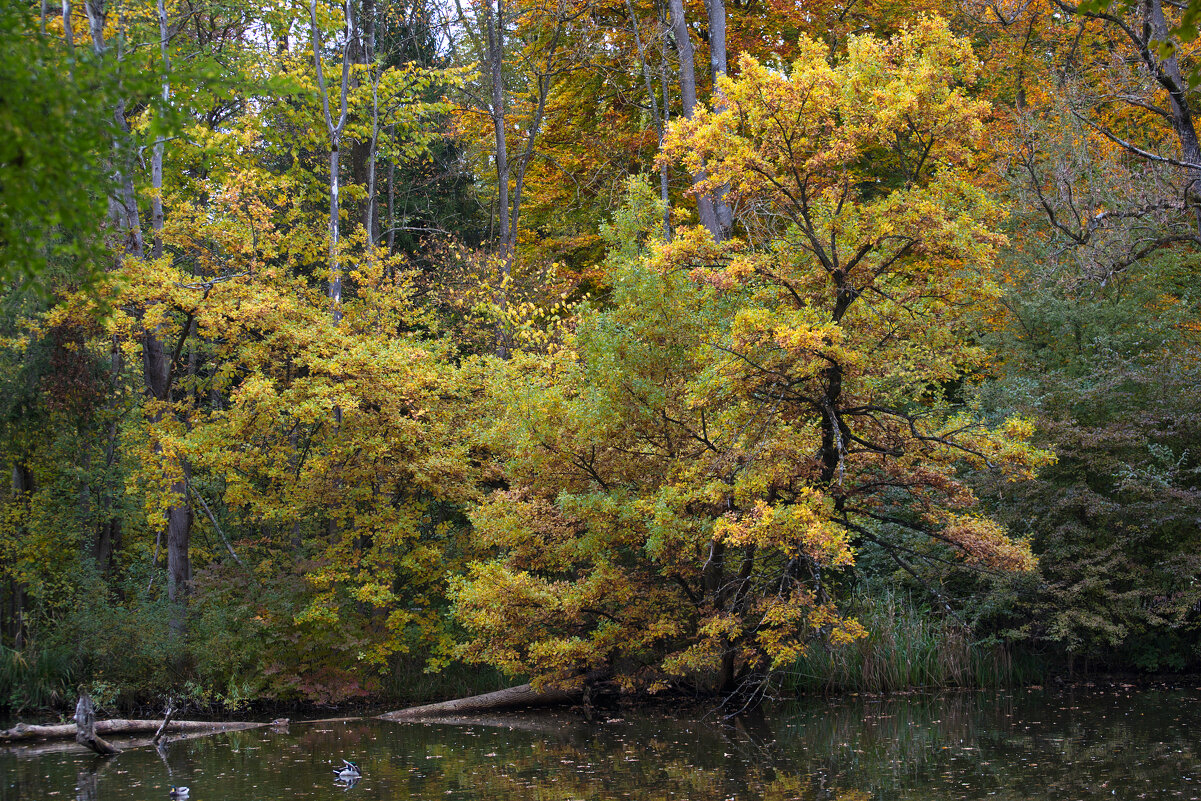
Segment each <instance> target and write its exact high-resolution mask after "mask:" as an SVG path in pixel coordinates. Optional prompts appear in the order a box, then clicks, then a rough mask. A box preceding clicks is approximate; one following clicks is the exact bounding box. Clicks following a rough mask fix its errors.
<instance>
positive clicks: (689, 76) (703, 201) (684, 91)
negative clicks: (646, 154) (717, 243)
mask: <svg viewBox="0 0 1201 801" xmlns="http://www.w3.org/2000/svg"><path fill="white" fill-rule="evenodd" d="M668 10H669V12H670V16H671V33H672V37H673V38H674V39H675V43H676V53H677V54H678V55H679V58H680V97H681V99H682V101H683V105H684V116H685V117H687V118H689V119H692V115H693V113H694V110H695V109H696V67H695V65H694V56H693V49H692V37H691V36H690V35H689V34H688V23H687V20H686V19H685V17H684V2H683V0H669V3H668ZM704 179H705V171H704V170H703V169H702V170H701V171H700V172H698V173H696V174H695V175H693V176H692V184H693V186H695V185H696V184H697V183H699V182H701V181H703V180H704ZM696 207H697V213H698V214H699V215H700V219H701V225H703V226H705V227H706V228H707V229H709V233H711V234H712V235H713V238H714V239H718V240H720V239H721V224H720V223H719V222H718V219H717V209H716V208H715V206H714V204H713V198H711V197H709V196H708V195H704V194H702V195H698V196H697V199H696Z"/></svg>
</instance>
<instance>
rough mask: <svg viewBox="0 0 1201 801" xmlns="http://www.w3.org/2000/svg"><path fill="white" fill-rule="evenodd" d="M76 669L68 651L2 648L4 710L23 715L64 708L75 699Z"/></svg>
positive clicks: (0, 690)
mask: <svg viewBox="0 0 1201 801" xmlns="http://www.w3.org/2000/svg"><path fill="white" fill-rule="evenodd" d="M75 668H76V664H75V658H74V656H73V655H72V654H71V653H70V652H69V651H66V650H62V649H55V648H32V647H30V648H25V649H23V650H20V651H17V650H14V649H12V648H7V647H4V646H0V708H6V709H9V710H11V711H13V712H18V713H19V712H22V711H24V710H26V709H50V708H53V707H58V706H62V705H63V704H65V703H66V702H67V701H68V700H69V699H70V697H71V696H72V695H73V690H72V679H73V678H74V676H75V672H76V671H75Z"/></svg>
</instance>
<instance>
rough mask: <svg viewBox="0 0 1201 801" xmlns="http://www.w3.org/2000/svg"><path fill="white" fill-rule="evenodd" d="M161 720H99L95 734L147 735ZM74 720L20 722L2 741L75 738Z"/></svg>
mask: <svg viewBox="0 0 1201 801" xmlns="http://www.w3.org/2000/svg"><path fill="white" fill-rule="evenodd" d="M162 724H163V722H162V721H161V720H121V719H116V720H97V721H96V722H95V728H94V732H95V733H96V734H144V733H147V732H149V733H151V734H153V733H155V732H157V731H158V729H159V727H160V726H162ZM269 725H271V724H269V723H249V722H243V721H234V722H221V721H211V720H173V721H171V722H170V723H169V724H168V725H167V727H166V732H167V733H172V734H174V733H177V732H205V733H208V732H221V731H238V730H240V729H257V728H259V727H260V726H269ZM75 732H76V726H75V724H74V723H64V724H55V725H52V726H39V725H30V724H25V723H18V724H17V725H16V726H13V727H12V728H11V729H5V730H3V731H0V742H17V741H20V740H58V739H66V738H70V737H74V736H75Z"/></svg>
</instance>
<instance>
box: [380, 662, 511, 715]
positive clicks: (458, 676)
mask: <svg viewBox="0 0 1201 801" xmlns="http://www.w3.org/2000/svg"><path fill="white" fill-rule="evenodd" d="M524 680H525V679H523V678H521V677H517V678H510V677H506V676H505V675H504V674H503V673H501V672H500V671H499V670H497V669H496V668H492V667H486V666H482V665H480V666H477V665H465V664H462V663H460V662H452V663H451V664H449V665H447V666H446V667H444V668H442V669H441V670H439V671H437V672H435V673H427V672H426V671H425V660H424V659H421V658H419V657H415V656H408V657H403V656H402V657H398V658H396V660H395V661H394V662H393V664H392V665H391V670H390V671H389V672H388V675H387V676H386V677H385V678H384V681H383V687H382V688H381V689H382V691H383V699H384V700H385V701H387V702H390V703H402V704H419V703H427V702H432V701H442V700H446V699H449V698H462V697H465V696H469V695H479V694H481V693H488V692H492V691H493V690H502V689H504V688H506V687H510V686H512V685H514V684H520V683H521V682H522V681H524Z"/></svg>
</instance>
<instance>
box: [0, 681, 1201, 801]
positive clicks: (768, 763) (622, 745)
mask: <svg viewBox="0 0 1201 801" xmlns="http://www.w3.org/2000/svg"><path fill="white" fill-rule="evenodd" d="M616 714H617V715H619V716H614V717H610V718H609V719H608V720H602V721H597V722H595V723H588V722H586V721H584V720H583V719H581V718H579V717H576V716H573V715H571V714H567V713H560V714H545V715H513V716H507V717H503V718H501V717H500V716H496V717H493V718H490V719H489V720H490V721H491V722H493V723H498V722H499V723H505V724H507V725H505V726H498V725H467V724H456V725H448V724H396V723H384V722H380V721H340V722H321V723H304V724H301V723H293V724H292V725H291V726H289V727H287V728H286V729H275V730H273V729H254V730H249V731H241V732H230V733H225V734H217V735H211V736H206V737H197V738H193V739H180V740H177V741H175V742H173V743H171V745H170V746H169V749H168V753H167V755H166V758H165V760H164V759H163V758H161V757H160V756H159V754H158V753H157V752H156V751H155V750H154V749H153V748H151V747H141V748H132V749H130V750H128V751H126V752H125V753H123V754H121V755H120V756H118V757H116V758H114V759H110V760H102V759H100V758H99V757H95V756H93V755H91V754H90V753H87V752H82V751H79V750H77V749H76V748H75V747H74V746H73V745H72V746H69V745H67V744H66V743H53V744H52V743H45V744H41V745H40V746H39V747H37V748H32V749H31V748H15V747H14V748H7V749H4V750H0V801H35V800H36V801H44V800H48V799H75V800H76V801H142V800H144V799H157V801H163V799H167V798H168V790H169V788H170V786H171V785H173V784H174V785H186V786H188V787H189V788H190V790H191V792H190V795H189V801H219V800H221V799H237V800H238V801H243V800H245V801H252V800H253V801H277V800H279V801H282V799H335V798H346V799H363V800H364V801H366V800H367V799H390V800H391V799H410V798H411V799H423V800H426V801H429V800H432V799H456V800H461V801H475V800H477V799H478V800H479V801H484V800H487V801H516V800H517V799H522V800H523V801H524V800H526V799H530V800H533V801H568V799H579V800H581V801H582V800H583V799H588V800H589V801H591V800H592V799H597V800H600V799H654V800H655V801H667V799H682V800H685V799H686V800H687V801H735V800H736V801H742V799H748V801H749V800H750V799H754V801H759V799H770V800H771V801H786V800H787V799H805V800H808V799H831V800H834V799H837V800H838V801H868V800H869V799H881V801H883V800H884V799H888V801H896V800H897V799H915V800H916V799H922V800H923V801H937V800H939V799H985V798H999V799H1056V800H1057V801H1059V800H1060V799H1092V798H1096V799H1101V798H1105V799H1157V798H1158V799H1201V689H1199V690H1194V691H1148V690H1135V689H1134V688H1122V687H1113V686H1108V687H1095V688H1087V687H1085V688H1077V689H1075V690H1074V691H1063V692H1056V693H1051V692H1041V691H1037V690H1035V691H1017V692H1002V693H970V694H954V695H939V696H907V697H894V698H891V699H867V698H850V699H844V700H840V701H822V700H812V701H807V702H802V703H797V704H793V705H790V706H787V707H776V708H774V709H771V710H769V711H768V712H766V713H765V714H764V715H763V716H761V717H759V718H755V719H749V718H748V719H742V720H738V721H735V722H734V723H733V724H730V725H726V724H723V723H722V722H721V721H720V720H718V719H714V718H708V719H707V718H704V717H701V716H699V715H692V716H688V717H665V716H663V715H655V716H650V715H648V716H640V715H636V714H633V713H630V712H628V711H626V712H621V713H616ZM114 742H119V741H116V740H114ZM343 757H345V758H347V759H351V760H354V761H355V762H357V763H358V764H359V766H360V767H361V768H362V772H363V778H362V779H361V780H360V781H358V782H357V783H356V784H355V785H354V786H352V787H346V786H344V785H343V784H342V783H339V782H337V780H336V779H337V777H335V775H334V773H333V768H334V767H335V766H340V765H341V761H342V758H343Z"/></svg>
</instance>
